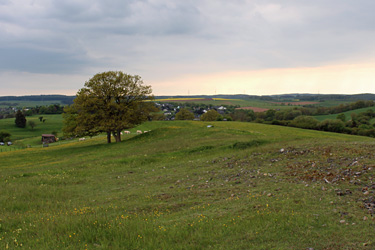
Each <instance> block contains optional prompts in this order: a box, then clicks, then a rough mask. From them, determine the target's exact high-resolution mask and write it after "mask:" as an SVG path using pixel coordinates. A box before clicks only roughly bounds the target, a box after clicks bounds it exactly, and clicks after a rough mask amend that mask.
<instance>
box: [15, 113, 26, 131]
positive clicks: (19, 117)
mask: <svg viewBox="0 0 375 250" xmlns="http://www.w3.org/2000/svg"><path fill="white" fill-rule="evenodd" d="M15 122H16V126H17V127H19V128H24V127H26V117H25V115H24V114H23V113H22V112H21V110H18V111H17V113H16V121H15Z"/></svg>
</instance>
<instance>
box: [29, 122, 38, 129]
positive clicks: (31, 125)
mask: <svg viewBox="0 0 375 250" xmlns="http://www.w3.org/2000/svg"><path fill="white" fill-rule="evenodd" d="M27 124H28V125H29V126H30V127H31V130H34V128H35V126H36V123H35V122H34V121H28V122H27Z"/></svg>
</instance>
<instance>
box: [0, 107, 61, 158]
mask: <svg viewBox="0 0 375 250" xmlns="http://www.w3.org/2000/svg"><path fill="white" fill-rule="evenodd" d="M40 116H43V119H45V122H41V121H40V120H39V117H40ZM28 121H34V122H35V124H36V126H35V127H34V129H33V128H31V127H30V126H29V125H28V124H27V123H28ZM62 126H63V118H62V115H60V114H58V115H35V116H26V127H25V128H18V127H16V125H15V118H8V119H0V131H3V130H4V131H7V132H9V133H10V134H11V140H12V142H13V143H14V145H13V146H12V147H13V148H11V147H10V148H8V147H6V146H3V147H0V152H2V151H8V150H12V149H19V148H25V147H27V146H30V147H41V146H42V142H41V139H42V134H51V133H52V132H53V131H55V132H57V136H58V137H59V136H62V132H61V129H62Z"/></svg>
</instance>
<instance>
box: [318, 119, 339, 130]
mask: <svg viewBox="0 0 375 250" xmlns="http://www.w3.org/2000/svg"><path fill="white" fill-rule="evenodd" d="M318 129H319V130H323V131H330V132H337V133H341V132H343V131H344V129H345V123H344V122H343V121H341V120H337V119H335V120H331V119H327V120H324V121H322V122H321V123H319V124H318Z"/></svg>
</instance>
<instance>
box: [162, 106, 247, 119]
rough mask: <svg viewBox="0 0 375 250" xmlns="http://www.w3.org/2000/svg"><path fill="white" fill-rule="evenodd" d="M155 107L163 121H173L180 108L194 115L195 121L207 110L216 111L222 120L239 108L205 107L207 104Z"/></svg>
mask: <svg viewBox="0 0 375 250" xmlns="http://www.w3.org/2000/svg"><path fill="white" fill-rule="evenodd" d="M155 105H156V106H157V107H158V108H159V109H160V110H161V111H163V115H164V118H165V119H164V120H169V121H171V120H174V119H175V115H176V114H177V113H178V112H179V111H180V109H181V108H186V109H188V110H189V111H190V112H192V113H193V114H194V117H195V118H194V119H195V120H200V117H201V115H203V114H204V113H207V111H209V110H212V109H213V110H216V111H217V112H218V113H219V114H220V115H221V116H223V117H224V118H223V119H224V120H225V119H226V118H225V116H229V114H230V113H233V112H234V110H235V109H236V108H239V107H240V106H238V105H236V106H234V105H221V106H214V105H211V104H209V105H207V104H197V103H183V104H182V103H160V102H156V103H155Z"/></svg>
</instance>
